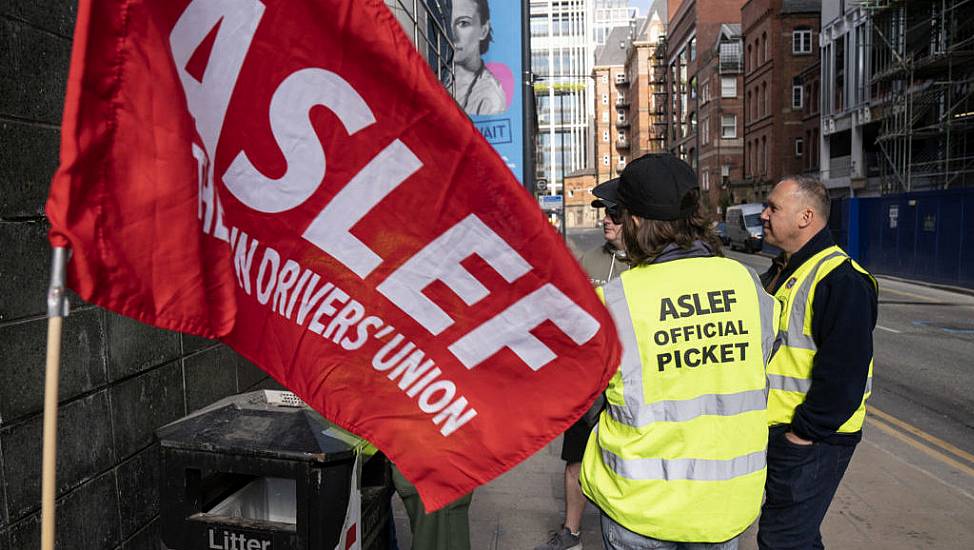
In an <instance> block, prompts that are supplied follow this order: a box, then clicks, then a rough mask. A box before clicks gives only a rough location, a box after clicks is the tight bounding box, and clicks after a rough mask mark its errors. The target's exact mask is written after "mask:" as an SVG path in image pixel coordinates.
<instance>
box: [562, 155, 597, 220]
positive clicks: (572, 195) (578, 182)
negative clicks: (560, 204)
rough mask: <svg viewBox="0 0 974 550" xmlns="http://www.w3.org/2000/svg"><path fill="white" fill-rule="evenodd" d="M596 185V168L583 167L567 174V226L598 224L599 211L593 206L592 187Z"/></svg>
mask: <svg viewBox="0 0 974 550" xmlns="http://www.w3.org/2000/svg"><path fill="white" fill-rule="evenodd" d="M596 185H597V184H596V182H595V169H594V168H582V169H581V170H575V171H574V172H572V173H571V174H568V175H567V176H565V227H567V228H569V229H576V228H582V227H597V226H598V223H599V220H601V218H600V217H599V211H598V210H597V209H595V208H592V201H593V200H595V195H593V194H592V188H593V187H595V186H596Z"/></svg>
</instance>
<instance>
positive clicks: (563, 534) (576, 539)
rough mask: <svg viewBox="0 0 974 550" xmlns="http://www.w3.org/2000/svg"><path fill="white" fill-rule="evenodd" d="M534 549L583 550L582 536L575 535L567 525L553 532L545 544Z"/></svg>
mask: <svg viewBox="0 0 974 550" xmlns="http://www.w3.org/2000/svg"><path fill="white" fill-rule="evenodd" d="M534 550H582V537H580V536H578V535H573V534H572V532H571V531H569V530H568V528H567V527H562V528H561V529H559V530H558V531H552V532H551V538H549V539H548V542H546V543H544V544H539V545H537V546H535V547H534Z"/></svg>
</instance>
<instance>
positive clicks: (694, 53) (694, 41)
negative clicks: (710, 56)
mask: <svg viewBox="0 0 974 550" xmlns="http://www.w3.org/2000/svg"><path fill="white" fill-rule="evenodd" d="M696 58H697V37H696V36H694V37H693V38H691V39H690V61H693V60H695V59H696Z"/></svg>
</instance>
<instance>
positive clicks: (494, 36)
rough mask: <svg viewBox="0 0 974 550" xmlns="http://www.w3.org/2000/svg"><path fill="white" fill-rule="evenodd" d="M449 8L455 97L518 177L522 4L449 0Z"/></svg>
mask: <svg viewBox="0 0 974 550" xmlns="http://www.w3.org/2000/svg"><path fill="white" fill-rule="evenodd" d="M450 7H451V9H450V12H451V13H450V32H451V34H452V37H453V43H454V48H455V49H454V54H453V61H454V64H455V65H454V70H455V79H454V98H455V99H456V100H457V103H459V104H460V107H462V108H463V110H464V111H465V112H466V113H467V114H468V115H470V118H471V119H472V120H473V123H474V125H475V126H476V127H477V129H479V130H480V133H481V134H483V136H484V137H485V138H487V141H488V142H489V143H490V144H491V145H493V146H494V149H495V150H496V151H497V152H498V153H500V155H501V157H503V158H504V161H505V162H506V163H507V166H508V167H510V169H511V170H512V171H513V172H514V175H515V176H517V179H518V180H522V177H523V171H524V135H523V134H524V130H523V122H522V121H523V112H524V93H523V90H524V84H523V74H524V71H523V68H522V66H521V59H522V58H521V49H522V43H521V24H522V21H521V19H522V10H521V3H520V2H510V1H501V0H452V1H451V2H450ZM522 183H523V181H522Z"/></svg>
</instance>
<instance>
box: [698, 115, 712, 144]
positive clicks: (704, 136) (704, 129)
mask: <svg viewBox="0 0 974 550" xmlns="http://www.w3.org/2000/svg"><path fill="white" fill-rule="evenodd" d="M700 142H701V143H703V144H704V145H707V144H708V143H710V119H709V118H704V119H701V120H700Z"/></svg>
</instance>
